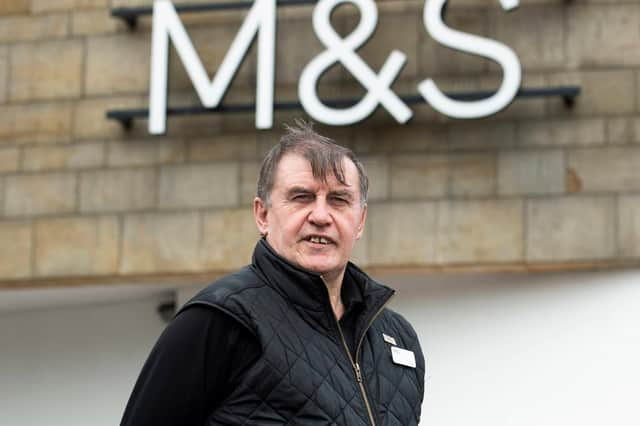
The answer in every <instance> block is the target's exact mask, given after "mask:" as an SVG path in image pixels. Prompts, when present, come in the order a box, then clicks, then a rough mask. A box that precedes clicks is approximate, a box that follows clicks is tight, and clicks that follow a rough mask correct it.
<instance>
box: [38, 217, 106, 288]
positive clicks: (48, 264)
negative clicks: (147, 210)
mask: <svg viewBox="0 0 640 426" xmlns="http://www.w3.org/2000/svg"><path fill="white" fill-rule="evenodd" d="M35 232H36V251H35V256H36V262H35V264H36V271H35V274H36V275H39V276H44V277H49V276H73V275H104V274H115V273H116V272H117V269H118V255H119V253H118V251H119V225H118V219H117V218H116V217H115V216H100V217H71V218H56V219H41V220H38V221H37V222H36V225H35Z"/></svg>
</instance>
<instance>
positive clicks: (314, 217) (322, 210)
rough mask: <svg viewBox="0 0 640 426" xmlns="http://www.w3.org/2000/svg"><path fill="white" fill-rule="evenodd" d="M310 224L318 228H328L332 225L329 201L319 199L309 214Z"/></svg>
mask: <svg viewBox="0 0 640 426" xmlns="http://www.w3.org/2000/svg"><path fill="white" fill-rule="evenodd" d="M309 222H311V223H313V224H314V225H316V226H326V225H329V224H330V223H331V214H330V212H329V206H328V205H327V201H326V200H324V199H323V198H317V199H316V201H315V202H314V203H313V206H312V210H311V213H309Z"/></svg>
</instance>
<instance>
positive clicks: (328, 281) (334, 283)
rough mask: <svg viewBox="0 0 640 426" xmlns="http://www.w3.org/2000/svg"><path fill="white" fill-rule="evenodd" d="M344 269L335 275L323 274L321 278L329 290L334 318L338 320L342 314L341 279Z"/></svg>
mask: <svg viewBox="0 0 640 426" xmlns="http://www.w3.org/2000/svg"><path fill="white" fill-rule="evenodd" d="M343 277H344V271H342V273H341V274H339V275H337V276H335V277H328V276H323V277H322V280H323V281H324V283H325V285H326V286H327V290H328V291H329V302H331V308H332V309H333V313H334V314H335V316H336V318H337V319H338V320H339V319H340V318H342V315H344V304H343V303H342V279H343Z"/></svg>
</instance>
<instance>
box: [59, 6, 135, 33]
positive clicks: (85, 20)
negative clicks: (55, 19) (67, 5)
mask: <svg viewBox="0 0 640 426" xmlns="http://www.w3.org/2000/svg"><path fill="white" fill-rule="evenodd" d="M126 28H127V26H126V24H125V23H124V22H123V21H122V20H121V19H115V18H114V17H112V16H111V15H109V13H107V11H105V10H104V9H98V10H75V11H73V14H72V15H71V33H72V34H75V35H94V34H109V33H115V32H118V31H126Z"/></svg>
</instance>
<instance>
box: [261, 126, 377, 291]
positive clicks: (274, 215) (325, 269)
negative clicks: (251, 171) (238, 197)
mask: <svg viewBox="0 0 640 426" xmlns="http://www.w3.org/2000/svg"><path fill="white" fill-rule="evenodd" d="M367 190H368V179H367V177H366V175H365V173H364V169H363V167H362V164H361V163H360V162H359V161H358V160H357V159H356V158H355V155H354V154H353V152H352V151H351V150H349V149H347V148H344V147H341V146H339V145H337V144H335V143H334V142H333V141H332V140H330V139H328V138H326V137H324V136H321V135H319V134H317V133H316V132H314V131H313V129H312V128H311V126H310V125H309V124H307V123H305V122H302V121H298V122H296V123H295V126H291V127H286V133H285V135H284V136H283V137H282V138H281V139H280V143H278V144H277V145H276V146H274V147H273V148H272V149H271V150H270V151H269V153H268V154H267V156H266V157H265V159H264V161H263V162H262V167H261V169H260V176H259V179H258V194H257V197H256V198H255V200H254V205H253V207H254V209H253V210H254V215H255V218H256V223H257V225H258V229H259V230H260V233H261V234H262V235H265V236H266V238H267V241H268V242H269V244H270V245H271V246H272V247H273V249H274V250H275V251H276V252H277V253H278V254H280V255H281V256H283V257H284V258H286V259H287V260H289V261H290V262H292V263H294V264H296V265H298V266H301V267H303V268H305V269H309V270H312V271H315V272H318V273H320V274H322V275H323V276H324V277H325V279H327V280H333V279H337V278H341V277H342V274H343V273H344V268H345V267H346V264H347V261H348V260H349V257H350V256H351V251H352V250H353V246H354V244H355V242H356V240H358V239H359V238H360V236H361V235H362V231H363V229H364V222H365V218H366V211H367V208H366V200H367Z"/></svg>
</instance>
